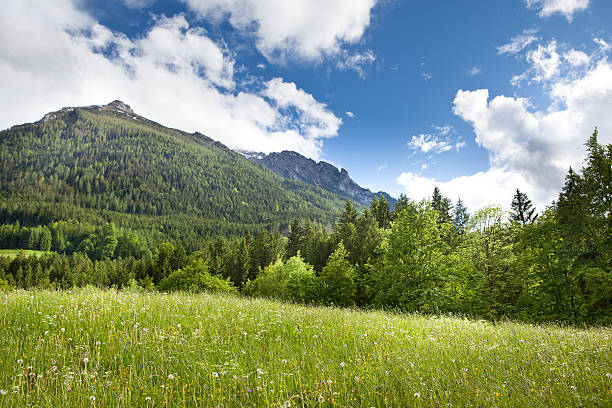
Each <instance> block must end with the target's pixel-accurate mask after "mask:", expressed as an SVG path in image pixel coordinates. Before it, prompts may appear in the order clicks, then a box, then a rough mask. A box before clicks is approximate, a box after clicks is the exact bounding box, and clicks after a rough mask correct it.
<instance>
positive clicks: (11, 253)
mask: <svg viewBox="0 0 612 408" xmlns="http://www.w3.org/2000/svg"><path fill="white" fill-rule="evenodd" d="M20 253H23V255H25V256H37V257H41V256H43V255H47V254H51V253H52V252H51V251H34V250H31V249H0V256H6V257H8V258H15V257H16V256H17V255H19V254H20Z"/></svg>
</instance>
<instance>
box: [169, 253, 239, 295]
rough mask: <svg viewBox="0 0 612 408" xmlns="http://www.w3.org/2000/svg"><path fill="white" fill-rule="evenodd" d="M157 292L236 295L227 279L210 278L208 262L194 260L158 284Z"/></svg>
mask: <svg viewBox="0 0 612 408" xmlns="http://www.w3.org/2000/svg"><path fill="white" fill-rule="evenodd" d="M159 290H162V291H177V290H183V291H187V292H222V293H236V292H237V290H236V288H235V287H234V286H233V285H232V283H231V282H230V280H229V278H228V279H222V278H220V277H218V276H211V274H210V267H209V266H208V262H206V261H203V260H202V259H196V260H194V261H192V262H191V263H189V264H188V265H187V266H185V267H184V268H182V269H177V270H176V271H174V272H172V273H171V274H170V275H168V276H167V277H165V278H164V279H163V280H162V281H161V282H160V283H159Z"/></svg>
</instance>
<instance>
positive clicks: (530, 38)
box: [497, 29, 539, 55]
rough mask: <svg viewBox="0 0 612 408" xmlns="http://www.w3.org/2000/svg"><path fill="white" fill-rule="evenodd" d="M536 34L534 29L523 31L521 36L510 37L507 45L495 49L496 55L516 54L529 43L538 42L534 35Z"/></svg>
mask: <svg viewBox="0 0 612 408" xmlns="http://www.w3.org/2000/svg"><path fill="white" fill-rule="evenodd" d="M537 32H538V30H536V29H530V30H523V33H522V34H519V35H516V36H514V37H511V38H510V42H509V43H507V44H504V45H500V46H499V47H497V53H498V54H509V55H514V54H518V53H519V52H521V51H523V50H524V49H525V48H527V47H528V46H529V45H530V44H531V43H533V42H536V41H538V40H539V37H537V36H536V35H535V34H536V33H537Z"/></svg>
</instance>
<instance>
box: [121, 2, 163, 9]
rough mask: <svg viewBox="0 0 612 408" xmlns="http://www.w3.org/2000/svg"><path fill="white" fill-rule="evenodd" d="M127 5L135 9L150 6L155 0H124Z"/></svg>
mask: <svg viewBox="0 0 612 408" xmlns="http://www.w3.org/2000/svg"><path fill="white" fill-rule="evenodd" d="M123 2H124V3H125V5H126V6H128V7H129V8H133V9H139V8H145V7H149V6H150V5H151V4H153V3H154V2H155V0H123Z"/></svg>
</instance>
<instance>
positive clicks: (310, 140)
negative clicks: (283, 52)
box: [0, 0, 341, 158]
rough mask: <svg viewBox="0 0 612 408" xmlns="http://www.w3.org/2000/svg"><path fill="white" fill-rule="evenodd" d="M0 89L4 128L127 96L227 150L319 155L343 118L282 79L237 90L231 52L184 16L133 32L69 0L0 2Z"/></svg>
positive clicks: (144, 110)
mask: <svg viewBox="0 0 612 408" xmlns="http://www.w3.org/2000/svg"><path fill="white" fill-rule="evenodd" d="M0 89H2V97H1V99H0V101H1V102H2V105H1V107H2V109H0V128H6V127H8V126H11V125H14V124H17V123H23V122H28V121H34V120H37V119H39V118H40V117H42V115H43V114H45V113H46V112H49V111H52V110H56V109H58V108H59V107H62V106H83V105H91V104H100V103H107V102H110V101H111V100H114V99H121V100H123V101H125V102H127V103H129V104H131V105H132V107H133V108H134V109H135V111H136V112H138V113H140V114H141V115H143V116H146V117H150V118H153V119H155V120H156V121H159V122H161V123H163V124H165V125H168V126H172V127H176V128H179V129H184V130H187V131H200V132H202V133H205V134H207V135H209V136H211V137H213V138H215V139H217V140H220V141H222V142H223V143H225V144H226V145H228V146H229V147H233V148H242V149H246V150H257V151H265V152H269V151H275V150H279V149H281V150H282V149H287V150H296V151H298V152H300V153H302V154H305V155H307V156H309V157H313V158H318V157H319V155H320V152H321V144H322V139H324V138H328V137H332V136H335V135H336V134H337V131H338V128H339V126H340V124H341V121H340V119H339V118H336V117H335V115H334V114H333V113H332V112H331V111H329V109H327V107H326V106H325V105H324V104H322V103H319V102H318V101H316V100H315V99H314V98H313V97H312V96H311V95H309V94H308V93H306V92H305V91H303V90H300V89H298V88H297V87H296V85H295V84H292V83H287V82H284V81H283V80H282V79H280V78H275V79H273V80H271V81H269V82H267V83H264V85H263V87H262V88H261V89H255V90H250V91H246V90H241V89H239V87H238V86H237V85H236V82H235V80H234V60H233V58H232V54H231V52H230V51H229V50H227V49H225V47H223V46H221V45H219V44H216V43H214V42H213V41H212V40H211V39H210V38H208V37H207V35H206V33H205V32H204V31H203V30H202V29H200V28H197V27H192V26H190V24H189V22H188V21H187V20H186V18H185V17H184V16H182V15H178V16H174V17H170V18H165V17H162V18H157V19H156V20H155V21H154V22H153V25H152V27H151V28H150V29H149V31H148V32H146V33H145V34H143V35H142V36H141V37H139V38H136V39H128V38H127V37H126V36H124V35H123V34H120V33H116V32H113V31H111V30H109V29H108V28H107V27H105V26H103V25H100V24H99V23H98V22H97V21H96V20H94V19H93V18H92V17H91V16H89V15H88V14H87V13H85V12H83V11H80V10H79V9H77V7H75V5H74V4H73V3H72V2H71V1H69V0H55V1H53V2H39V1H20V2H9V3H7V4H6V5H4V6H3V18H2V24H0Z"/></svg>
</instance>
